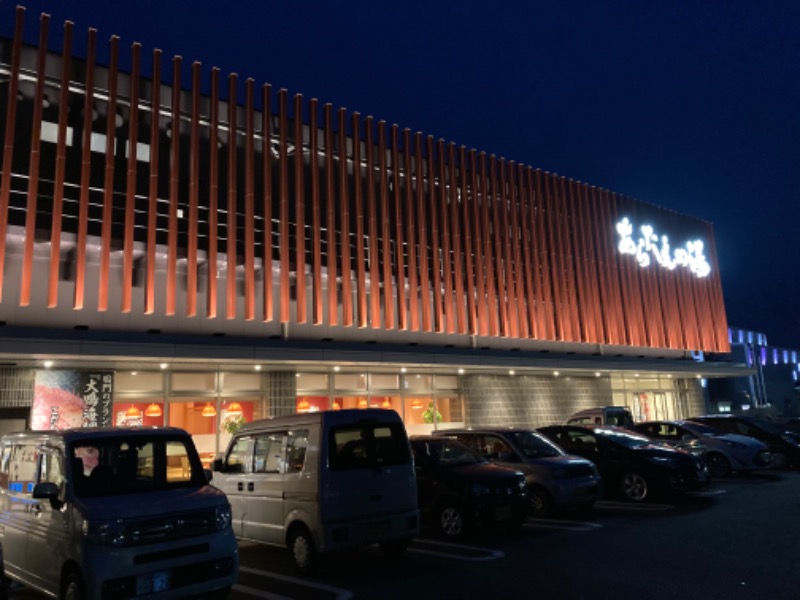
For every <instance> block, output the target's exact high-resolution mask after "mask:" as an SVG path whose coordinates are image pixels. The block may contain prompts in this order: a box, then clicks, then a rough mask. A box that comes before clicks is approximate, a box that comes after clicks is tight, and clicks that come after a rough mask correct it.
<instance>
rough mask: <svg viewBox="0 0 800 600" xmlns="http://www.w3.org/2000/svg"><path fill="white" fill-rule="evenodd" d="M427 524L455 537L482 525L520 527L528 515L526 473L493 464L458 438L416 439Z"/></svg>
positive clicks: (421, 504)
mask: <svg viewBox="0 0 800 600" xmlns="http://www.w3.org/2000/svg"><path fill="white" fill-rule="evenodd" d="M411 449H412V450H413V452H414V468H415V471H416V475H417V493H418V497H419V509H420V513H421V515H422V523H423V526H429V527H430V528H431V530H432V531H434V532H435V533H437V534H439V535H443V536H444V537H447V538H449V539H458V538H461V537H463V536H464V535H466V534H469V533H471V532H475V531H476V530H478V529H493V528H498V527H500V528H507V529H514V528H516V527H519V526H520V525H521V524H522V523H523V522H524V520H525V516H526V510H527V488H526V484H525V476H524V475H523V474H522V473H521V472H519V471H515V470H514V469H508V468H506V467H500V466H497V465H493V464H491V463H489V462H488V461H487V460H486V459H485V458H483V456H481V455H480V454H478V453H477V452H475V451H474V450H473V449H472V448H469V447H468V446H466V445H464V444H462V443H461V442H459V441H458V440H455V439H451V438H444V437H434V436H414V437H412V438H411Z"/></svg>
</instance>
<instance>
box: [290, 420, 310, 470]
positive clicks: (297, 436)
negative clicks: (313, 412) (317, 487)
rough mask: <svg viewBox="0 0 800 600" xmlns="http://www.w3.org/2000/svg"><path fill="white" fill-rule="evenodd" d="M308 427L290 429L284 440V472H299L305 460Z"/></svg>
mask: <svg viewBox="0 0 800 600" xmlns="http://www.w3.org/2000/svg"><path fill="white" fill-rule="evenodd" d="M306 448H308V429H297V430H293V431H290V432H289V434H288V436H287V441H286V472H287V473H299V472H301V471H302V470H303V467H304V466H305V462H306Z"/></svg>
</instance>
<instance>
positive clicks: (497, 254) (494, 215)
mask: <svg viewBox="0 0 800 600" xmlns="http://www.w3.org/2000/svg"><path fill="white" fill-rule="evenodd" d="M503 165H504V159H502V158H501V159H499V160H498V159H497V157H496V156H495V155H494V154H492V155H491V156H490V157H489V179H490V182H491V183H490V189H491V223H492V229H491V235H492V237H493V239H494V249H493V250H494V265H493V268H494V272H495V283H496V285H497V287H496V290H497V305H496V310H497V317H498V320H499V335H500V336H501V337H508V336H509V322H508V301H507V300H506V294H507V293H508V290H507V287H506V286H507V285H508V283H507V282H506V272H505V268H504V266H505V265H504V264H503V246H504V239H503V238H507V237H508V230H507V229H506V228H504V227H503V220H502V216H501V215H502V214H503V211H504V210H505V207H504V206H503V193H504V190H503V183H504V181H503V180H502V177H501V176H500V175H498V173H497V171H498V168H499V169H500V172H501V174H502V170H503Z"/></svg>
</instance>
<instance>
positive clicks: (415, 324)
mask: <svg viewBox="0 0 800 600" xmlns="http://www.w3.org/2000/svg"><path fill="white" fill-rule="evenodd" d="M413 156H414V152H413V148H412V146H411V130H410V129H408V128H407V127H406V128H405V129H404V130H403V174H404V176H405V179H404V188H403V189H404V192H405V200H404V202H405V207H406V212H405V224H406V240H407V243H408V257H407V262H406V264H407V266H408V319H409V329H410V330H411V331H419V290H418V289H417V281H418V279H417V241H416V233H417V232H416V225H415V222H414V185H415V181H418V179H419V174H417V173H415V172H414V171H413V167H412V165H413Z"/></svg>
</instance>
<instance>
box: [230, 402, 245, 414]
mask: <svg viewBox="0 0 800 600" xmlns="http://www.w3.org/2000/svg"><path fill="white" fill-rule="evenodd" d="M241 412H242V405H241V404H239V403H238V402H231V403H230V404H229V405H228V413H241Z"/></svg>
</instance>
